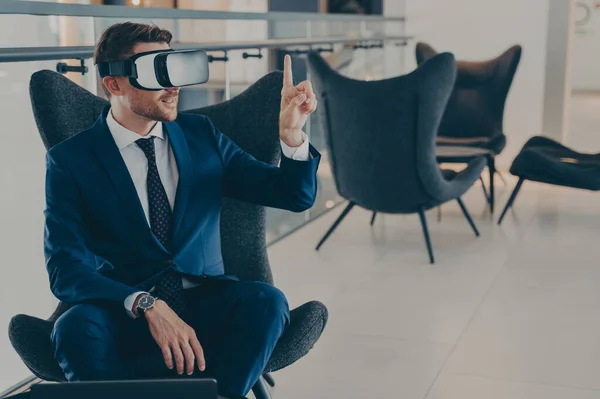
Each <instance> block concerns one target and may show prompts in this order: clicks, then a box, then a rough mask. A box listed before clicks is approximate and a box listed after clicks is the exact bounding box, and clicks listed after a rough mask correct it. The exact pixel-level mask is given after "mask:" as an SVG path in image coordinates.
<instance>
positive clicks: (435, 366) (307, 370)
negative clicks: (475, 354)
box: [273, 333, 451, 399]
mask: <svg viewBox="0 0 600 399" xmlns="http://www.w3.org/2000/svg"><path fill="white" fill-rule="evenodd" d="M450 349H451V346H450V345H440V344H433V343H416V342H409V341H403V340H394V339H384V338H373V337H368V336H360V335H352V334H332V333H327V334H326V335H325V336H324V337H323V339H322V342H320V343H319V344H318V345H317V346H316V347H315V348H314V349H313V351H312V352H311V353H310V354H309V355H308V356H307V357H306V358H304V359H302V360H301V361H299V362H298V363H297V364H295V365H293V366H291V367H289V368H288V369H285V370H283V371H280V372H277V373H274V374H273V376H274V377H275V379H276V384H277V385H276V387H275V389H274V390H273V396H276V397H279V398H286V399H305V398H344V399H364V398H422V397H424V395H425V394H426V393H427V390H428V389H429V387H430V386H431V382H432V381H433V379H434V378H435V376H436V375H437V374H438V373H439V371H440V370H441V368H442V366H443V364H444V362H445V360H446V358H447V356H448V353H449V351H450Z"/></svg>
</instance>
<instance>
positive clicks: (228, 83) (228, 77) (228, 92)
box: [224, 50, 231, 100]
mask: <svg viewBox="0 0 600 399" xmlns="http://www.w3.org/2000/svg"><path fill="white" fill-rule="evenodd" d="M224 53H225V58H228V57H227V50H225V51H224ZM230 98H231V72H230V71H229V61H225V100H229V99H230Z"/></svg>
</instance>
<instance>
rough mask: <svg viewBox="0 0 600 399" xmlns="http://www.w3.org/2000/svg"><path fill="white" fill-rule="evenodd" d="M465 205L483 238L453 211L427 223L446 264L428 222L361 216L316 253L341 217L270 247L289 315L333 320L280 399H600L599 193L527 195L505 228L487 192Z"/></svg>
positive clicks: (285, 379) (542, 189)
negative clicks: (322, 312) (429, 246)
mask: <svg viewBox="0 0 600 399" xmlns="http://www.w3.org/2000/svg"><path fill="white" fill-rule="evenodd" d="M513 184H514V181H513V180H509V186H508V187H506V186H504V185H503V184H502V183H501V182H499V183H498V186H499V190H498V191H499V192H498V196H497V199H498V204H499V207H502V206H503V205H504V203H505V201H506V199H507V196H508V194H509V192H510V190H511V189H512V186H513ZM465 202H466V204H467V206H468V207H469V209H470V210H471V213H472V214H473V215H474V217H475V218H476V223H477V224H478V227H479V229H480V231H481V237H480V238H475V237H474V235H473V233H472V231H471V229H470V228H469V226H468V224H467V222H466V220H465V219H464V218H463V216H462V214H461V213H460V209H459V207H458V205H457V204H455V203H450V204H447V205H445V206H444V207H443V218H442V221H441V223H438V222H437V217H436V212H435V211H431V212H429V214H428V218H429V226H430V231H431V235H432V240H433V245H434V249H435V255H436V264H435V265H430V264H429V263H428V260H427V255H426V251H425V245H424V242H423V238H422V234H421V228H420V224H419V220H418V216H416V215H408V216H401V215H380V216H378V219H377V221H376V224H375V226H374V227H373V228H371V227H370V226H369V220H370V214H369V213H368V212H366V211H364V210H360V209H358V210H355V211H352V212H351V213H350V215H349V216H348V217H347V219H346V220H345V221H344V222H343V223H342V224H341V225H340V227H339V229H338V231H336V232H335V233H334V234H333V235H332V236H331V238H330V239H329V240H328V241H327V243H326V244H325V245H324V246H323V247H322V248H321V250H320V251H319V252H315V251H314V246H315V244H316V243H317V242H318V240H319V238H320V236H321V235H322V234H323V233H324V232H325V230H326V229H327V228H328V227H329V225H330V224H331V223H332V222H333V220H334V219H335V218H336V217H337V215H339V213H340V212H341V210H342V208H341V207H340V208H337V209H335V210H334V211H333V212H330V214H328V215H326V216H324V217H322V218H321V219H319V220H317V221H316V222H314V223H312V224H311V225H310V226H309V227H307V228H304V229H301V230H300V231H298V232H297V233H295V234H294V235H292V236H291V237H289V238H288V239H285V240H283V241H281V242H279V243H278V244H276V245H274V246H273V247H271V249H270V257H271V263H272V266H273V269H274V273H275V278H276V283H277V285H278V286H279V287H280V288H281V289H282V290H284V292H286V294H287V295H288V297H289V299H290V304H291V305H292V306H297V305H299V304H301V303H303V302H305V301H308V300H311V299H318V300H321V301H322V302H324V303H325V304H326V305H327V306H328V308H329V311H330V321H329V325H328V326H327V329H326V331H325V333H324V335H323V337H322V339H321V341H320V342H319V343H318V344H317V345H316V346H315V348H314V349H313V350H312V352H311V353H310V354H309V355H308V356H307V357H305V358H304V359H302V360H301V361H299V362H298V363H297V364H295V365H294V366H292V367H290V368H288V369H286V370H283V371H280V372H278V373H275V374H274V377H275V378H276V382H277V386H276V388H275V389H274V390H273V393H274V396H275V397H276V398H281V399H301V398H303V399H304V398H357V399H358V398H360V399H364V398H369V397H372V398H388V397H389V398H410V399H413V398H414V399H417V398H419V399H420V398H427V399H471V398H473V399H481V398H486V399H525V398H527V399H537V398H540V399H541V398H544V399H548V398H551V399H554V398H573V399H579V398H581V399H583V398H586V399H588V398H590V399H591V398H600V378H599V376H600V267H599V266H600V265H599V262H598V259H600V244H599V241H598V237H599V233H600V201H599V197H598V195H597V194H594V193H588V192H583V191H577V190H569V189H561V188H554V187H549V186H544V185H539V184H534V183H531V184H529V183H527V184H526V185H525V186H524V187H523V190H522V191H521V194H520V195H519V198H518V199H517V202H516V206H515V208H514V211H513V212H509V214H508V215H507V217H506V219H505V221H504V223H503V225H502V226H501V227H498V226H497V225H496V224H495V220H496V217H497V215H496V217H494V218H493V219H492V218H491V216H490V215H489V213H488V211H487V210H486V207H485V203H484V200H483V194H482V191H481V189H480V187H478V186H475V187H473V188H472V189H471V191H470V192H469V193H468V194H467V195H466V197H465Z"/></svg>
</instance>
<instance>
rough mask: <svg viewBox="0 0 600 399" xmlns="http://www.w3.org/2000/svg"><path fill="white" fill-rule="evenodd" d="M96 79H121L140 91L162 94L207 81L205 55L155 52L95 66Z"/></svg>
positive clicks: (181, 52) (201, 51) (193, 51)
mask: <svg viewBox="0 0 600 399" xmlns="http://www.w3.org/2000/svg"><path fill="white" fill-rule="evenodd" d="M98 72H99V73H100V77H101V78H103V77H105V76H125V77H128V78H129V82H130V83H131V85H132V86H134V87H136V88H138V89H140V90H150V91H155V90H163V89H167V88H172V87H183V86H190V85H196V84H200V83H205V82H207V81H208V55H207V54H206V52H204V50H171V49H169V50H156V51H148V52H145V53H139V54H135V55H134V56H132V57H131V58H129V59H127V60H120V61H109V62H102V63H99V64H98Z"/></svg>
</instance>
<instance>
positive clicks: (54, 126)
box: [9, 71, 328, 399]
mask: <svg viewBox="0 0 600 399" xmlns="http://www.w3.org/2000/svg"><path fill="white" fill-rule="evenodd" d="M282 78H283V76H282V73H281V72H272V73H270V74H268V75H266V76H265V77H263V78H262V79H260V80H259V81H258V82H256V83H255V84H254V85H252V86H251V87H250V88H249V89H247V90H246V91H245V92H243V93H242V94H240V95H238V96H236V97H235V98H233V99H231V100H230V101H226V102H224V103H221V104H217V105H214V106H210V107H205V108H201V109H195V110H191V111H187V112H191V113H199V114H204V115H207V116H209V117H210V118H211V119H212V120H213V122H214V124H215V125H216V126H218V127H219V129H220V130H221V131H222V132H223V133H225V134H227V135H228V136H229V137H230V138H231V139H233V140H234V141H235V142H236V143H237V144H238V145H239V146H240V147H241V148H242V149H244V150H245V151H247V152H249V153H251V154H252V155H254V156H255V157H256V158H257V159H259V160H262V161H265V162H269V163H271V164H276V163H277V162H278V160H279V156H280V150H279V147H280V145H279V103H280V98H281V94H280V93H281V82H282V80H283V79H282ZM30 95H31V102H32V106H33V111H34V115H35V119H36V122H37V126H38V129H39V131H40V135H41V137H42V140H43V141H44V144H45V146H46V148H47V149H49V148H51V147H52V146H54V145H55V144H57V143H59V142H61V141H62V140H65V139H67V138H69V137H71V136H73V135H75V134H77V133H78V132H79V131H82V130H84V129H85V128H87V127H88V126H90V125H91V124H92V123H93V122H94V121H95V120H96V118H97V117H98V115H99V114H100V112H101V111H102V110H103V108H104V107H106V106H107V104H108V103H107V102H106V101H105V100H103V99H101V98H99V97H97V96H95V95H93V94H91V93H90V92H88V91H86V90H85V89H83V88H81V87H79V86H77V85H76V84H74V83H73V82H71V81H70V80H68V79H67V78H65V77H64V76H62V75H60V74H58V73H55V72H51V71H40V72H37V73H35V74H33V76H32V77H31V83H30ZM222 205H223V207H222V214H221V236H222V240H221V241H222V243H221V245H222V252H223V257H224V262H225V269H226V272H227V273H232V274H235V275H237V276H239V277H240V279H242V280H254V281H263V282H267V283H270V284H273V276H272V274H271V268H270V265H269V259H268V256H267V250H266V241H265V209H264V208H263V207H261V206H256V205H251V204H247V203H242V202H239V201H234V200H229V199H224V200H223V204H222ZM68 308H69V305H66V304H63V303H61V304H59V306H58V308H57V309H56V311H55V312H54V313H53V314H52V316H50V318H49V319H47V320H42V319H38V318H36V317H32V316H27V315H17V316H15V317H13V319H12V320H11V323H10V326H9V337H10V340H11V343H12V345H13V347H14V348H15V350H16V351H17V353H18V354H19V356H20V357H21V359H22V360H23V362H24V363H25V364H26V365H27V367H28V368H29V369H30V370H31V371H32V372H33V373H34V374H35V375H36V376H38V377H39V378H41V379H43V380H47V381H64V374H63V372H62V370H61V369H60V368H59V367H58V364H57V363H56V361H55V360H54V357H53V354H52V348H51V342H50V332H51V331H52V329H53V325H54V321H55V320H56V319H57V318H58V317H59V316H60V315H61V314H62V313H64V312H65V311H66V310H67V309H68ZM327 316H328V314H327V308H326V307H325V306H324V305H323V304H322V303H320V302H317V301H312V302H309V303H306V304H304V305H302V306H300V307H298V308H296V309H294V310H292V311H291V322H290V325H289V327H288V329H287V330H286V331H285V332H284V334H283V336H282V337H281V339H280V340H279V342H278V344H277V346H276V348H275V350H274V352H273V354H272V356H271V359H270V360H269V363H268V365H267V367H266V369H265V373H269V372H273V371H277V370H279V369H282V368H284V367H287V366H289V365H291V364H292V363H294V362H295V361H297V360H298V359H300V358H301V357H303V356H304V355H306V354H307V353H308V351H309V350H310V349H311V348H312V346H313V345H314V344H315V343H316V342H317V340H318V339H319V337H320V335H321V333H322V331H323V329H324V328H325V325H326V323H327ZM265 379H266V380H267V382H269V384H270V385H272V384H273V380H272V379H271V377H270V376H269V375H268V374H265V375H264V379H260V380H259V381H258V383H257V384H256V385H255V386H254V388H253V392H254V394H255V396H256V397H257V399H267V398H269V397H270V395H269V392H268V389H267V387H266V384H265Z"/></svg>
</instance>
